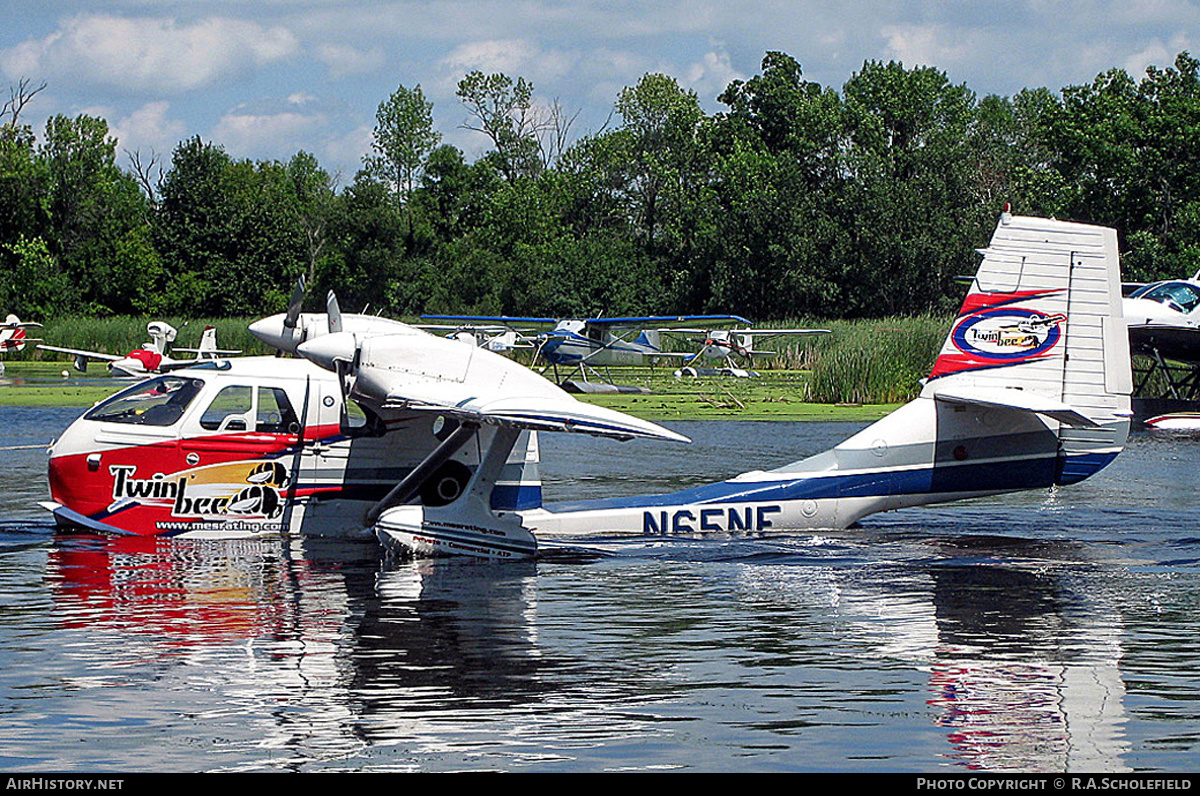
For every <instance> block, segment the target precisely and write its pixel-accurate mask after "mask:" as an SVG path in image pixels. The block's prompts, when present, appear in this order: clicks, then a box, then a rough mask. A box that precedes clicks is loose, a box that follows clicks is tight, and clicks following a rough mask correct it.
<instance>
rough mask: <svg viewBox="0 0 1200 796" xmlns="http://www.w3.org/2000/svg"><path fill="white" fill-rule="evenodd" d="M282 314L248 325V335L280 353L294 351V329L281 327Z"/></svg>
mask: <svg viewBox="0 0 1200 796" xmlns="http://www.w3.org/2000/svg"><path fill="white" fill-rule="evenodd" d="M283 320H284V316H283V314H282V313H281V314H279V315H272V316H270V317H267V318H262V319H260V320H257V321H255V322H254V323H252V324H250V327H249V329H250V334H252V335H254V336H255V337H257V338H258V339H259V340H262V341H263V342H264V343H266V344H267V345H269V346H271V347H272V348H277V349H279V350H280V351H292V352H294V351H295V350H296V344H295V342H294V334H295V329H294V328H288V327H286V326H284V325H283Z"/></svg>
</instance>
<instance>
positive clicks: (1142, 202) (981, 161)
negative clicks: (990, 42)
mask: <svg viewBox="0 0 1200 796" xmlns="http://www.w3.org/2000/svg"><path fill="white" fill-rule="evenodd" d="M1198 66H1200V64H1198V62H1197V60H1196V59H1194V58H1192V57H1191V56H1190V55H1189V54H1187V53H1181V54H1180V55H1179V56H1178V57H1177V58H1176V59H1175V62H1174V64H1173V66H1172V67H1169V68H1161V69H1160V68H1150V69H1149V70H1147V72H1146V74H1145V75H1144V76H1143V77H1141V78H1140V79H1137V80H1135V79H1134V78H1132V77H1131V76H1130V75H1128V74H1127V73H1126V72H1125V71H1123V70H1120V69H1113V70H1109V71H1107V72H1104V73H1102V74H1100V75H1098V76H1097V77H1096V78H1095V79H1094V80H1093V81H1092V82H1090V83H1088V84H1085V85H1077V86H1068V87H1065V88H1063V89H1061V90H1060V91H1057V92H1055V91H1051V90H1049V89H1047V88H1034V89H1026V90H1023V91H1021V92H1020V93H1018V94H1016V95H1014V96H1012V97H1000V96H984V97H982V98H981V97H979V96H977V95H976V94H975V93H974V92H973V91H971V90H970V89H969V88H968V87H967V86H965V85H956V84H953V83H951V82H950V81H949V79H948V78H947V76H946V75H945V74H944V73H943V72H941V71H939V70H937V69H936V68H932V67H917V68H905V67H904V66H903V65H902V64H899V63H895V62H890V63H883V62H874V61H871V62H867V63H865V64H864V65H863V68H862V69H861V71H859V72H857V73H856V74H854V75H852V76H851V77H850V79H849V80H847V81H846V83H845V84H844V85H843V86H842V87H841V89H840V90H834V89H832V88H829V87H825V86H822V85H819V84H817V83H814V82H811V81H808V80H806V79H805V78H804V75H803V72H802V69H801V66H800V64H799V63H798V62H797V61H796V60H795V59H794V58H792V57H791V56H789V55H787V54H784V53H780V52H769V53H767V54H766V55H765V57H764V58H763V60H762V65H761V72H760V74H758V75H756V76H754V77H752V78H750V79H748V80H744V81H740V80H739V81H735V82H733V83H731V84H730V85H729V86H728V87H727V88H726V89H725V90H724V91H723V92H722V93H721V94H720V96H719V97H718V100H719V102H720V103H721V105H722V107H723V110H722V111H720V112H718V113H713V114H708V113H705V112H704V111H703V110H702V108H701V104H700V101H699V98H698V97H697V95H696V94H695V93H694V92H691V91H688V90H685V89H683V88H682V87H680V86H679V84H678V83H677V82H676V81H675V80H674V79H673V78H671V77H668V76H666V75H662V74H646V75H644V76H643V77H642V78H641V79H640V80H639V81H638V82H637V84H636V85H634V86H630V87H627V88H625V89H623V90H622V91H621V92H620V93H619V95H618V96H617V97H616V99H615V102H614V107H613V115H612V118H611V120H610V122H609V123H608V124H606V125H605V127H604V128H603V129H601V130H599V131H597V132H594V133H590V134H587V135H583V136H580V137H578V138H575V137H574V136H573V131H572V129H571V127H572V123H573V122H574V118H573V116H572V115H571V114H570V113H569V112H568V111H567V110H566V109H564V108H562V107H561V106H560V105H559V104H558V103H556V102H554V103H545V102H539V101H538V100H537V99H536V98H535V93H534V87H533V86H532V85H531V84H530V83H529V82H527V81H526V80H524V79H523V78H520V77H517V78H513V77H510V76H508V75H504V74H484V73H482V72H472V73H470V74H468V75H466V76H465V77H464V78H463V79H462V81H460V83H459V84H458V98H459V100H461V102H462V103H463V105H464V107H465V108H466V109H467V111H468V114H469V119H470V121H469V122H468V123H467V126H469V127H471V128H472V129H475V130H478V131H479V132H481V133H482V134H483V135H486V136H487V138H488V140H489V142H490V148H489V150H488V151H487V152H486V153H485V154H483V155H482V156H480V157H479V158H477V159H476V160H474V162H468V160H467V158H466V157H465V156H464V154H463V152H462V151H460V150H459V149H457V148H455V147H453V146H451V145H448V144H446V143H443V142H442V141H441V139H440V136H439V135H438V134H437V132H436V131H435V128H434V124H433V105H432V103H430V102H428V101H427V100H426V99H425V97H424V95H423V93H422V91H421V88H420V86H412V87H405V86H403V85H401V86H399V87H398V88H397V90H396V91H395V92H394V93H393V94H392V95H391V96H390V97H388V98H386V99H385V100H384V101H382V102H381V103H380V105H379V107H378V111H377V115H376V126H375V129H374V135H373V144H372V151H371V153H369V154H368V155H367V156H366V157H364V159H363V167H362V169H361V170H359V172H358V173H357V174H356V175H355V176H354V178H353V181H352V182H350V183H349V184H346V185H339V182H340V178H338V177H334V176H331V175H330V174H329V173H328V172H327V171H326V170H324V169H323V168H322V167H321V165H320V163H319V162H318V161H317V159H316V158H315V157H314V156H313V155H311V154H309V153H307V152H303V151H301V152H297V153H296V154H295V155H294V156H292V158H291V159H290V160H287V161H286V162H284V161H274V160H271V161H250V160H237V159H235V158H233V157H231V156H230V155H228V154H227V153H226V152H225V150H224V149H223V147H222V146H221V145H220V144H219V142H212V141H204V140H201V138H199V137H193V138H189V139H187V140H185V141H183V142H181V143H180V144H179V145H178V146H177V148H176V149H175V150H174V152H173V153H172V154H171V157H170V161H169V162H164V163H159V162H157V159H156V158H154V157H149V158H145V157H143V156H142V155H141V154H140V153H130V160H131V163H132V166H131V167H129V168H121V167H120V166H118V165H117V142H116V141H115V140H114V139H113V137H112V136H111V135H110V133H109V128H108V125H107V123H106V122H105V120H103V119H100V118H96V117H92V116H78V117H75V118H68V117H65V116H54V117H52V118H50V119H49V120H48V122H47V123H46V126H45V131H44V134H43V135H42V136H41V137H40V138H39V137H38V136H37V135H35V133H34V131H33V130H32V129H31V127H30V126H29V125H28V124H26V123H24V122H23V121H22V112H23V111H24V110H25V108H26V107H27V106H28V104H29V103H30V102H32V101H36V94H37V92H38V91H39V90H40V88H41V87H34V86H33V85H32V83H30V82H29V81H27V80H23V81H21V82H20V83H19V84H17V85H15V86H12V87H10V100H9V102H7V103H5V105H4V106H3V108H2V109H0V265H2V266H3V278H2V279H0V311H3V312H5V313H7V312H15V313H17V314H19V315H20V316H21V317H22V318H29V319H34V320H36V319H39V318H46V317H55V316H59V315H63V314H90V315H95V316H109V315H156V314H162V315H172V316H190V317H236V316H259V315H264V314H268V313H273V312H278V311H280V310H281V309H282V308H283V307H284V306H285V304H286V301H287V297H288V295H289V294H290V293H291V290H292V287H293V285H294V284H295V282H296V280H297V278H298V277H299V276H301V275H303V276H304V277H305V278H306V280H307V282H308V285H309V286H310V294H312V295H315V296H324V295H325V292H326V291H327V290H334V291H335V292H336V293H337V295H338V297H339V300H340V302H341V305H342V307H343V308H344V309H345V310H346V311H363V310H366V311H369V312H379V313H382V314H386V315H390V316H394V317H410V316H413V315H419V314H422V313H480V314H516V315H539V316H550V317H570V316H581V315H596V314H605V315H631V314H684V313H727V312H728V313H737V314H739V315H743V316H745V317H748V318H751V319H753V320H755V321H759V322H763V321H771V320H782V319H791V318H805V317H808V318H813V317H816V318H840V317H844V318H856V317H887V316H896V315H912V314H922V313H930V312H942V311H946V310H952V309H956V308H957V305H958V303H959V302H960V300H961V295H962V287H961V285H958V284H957V283H956V282H955V277H956V276H958V275H960V274H965V273H972V272H973V271H974V269H975V266H976V265H977V262H978V255H977V254H975V249H977V248H978V247H980V246H981V245H983V244H984V243H986V241H987V239H988V238H989V236H990V234H991V231H992V229H993V227H994V225H995V222H996V218H997V216H998V214H999V213H1000V212H1001V210H1002V209H1003V207H1004V206H1005V205H1006V204H1009V205H1011V207H1012V209H1013V212H1015V213H1021V214H1031V215H1045V216H1054V217H1057V218H1065V219H1072V220H1078V221H1088V222H1094V223H1100V224H1105V225H1109V226H1112V227H1115V228H1116V229H1117V230H1118V231H1119V233H1120V236H1121V238H1120V239H1121V248H1122V255H1123V268H1124V277H1125V279H1127V280H1130V281H1138V280H1148V279H1151V278H1161V277H1168V276H1190V275H1192V274H1194V273H1196V272H1197V271H1198V270H1200V168H1198V165H1200V76H1198ZM313 303H314V304H315V303H317V302H316V300H315V299H314V302H313Z"/></svg>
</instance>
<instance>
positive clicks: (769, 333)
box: [736, 329, 833, 339]
mask: <svg viewBox="0 0 1200 796" xmlns="http://www.w3.org/2000/svg"><path fill="white" fill-rule="evenodd" d="M736 334H748V335H750V336H751V337H765V338H768V339H770V338H772V337H782V336H784V335H804V334H833V332H832V331H831V330H829V329H738V330H737V332H736Z"/></svg>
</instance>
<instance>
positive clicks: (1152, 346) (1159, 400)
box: [1124, 274, 1200, 431]
mask: <svg viewBox="0 0 1200 796" xmlns="http://www.w3.org/2000/svg"><path fill="white" fill-rule="evenodd" d="M1130 287H1131V288H1132V290H1131V292H1129V295H1127V296H1126V297H1125V299H1124V312H1125V320H1126V322H1127V323H1128V324H1129V342H1130V345H1131V347H1132V351H1133V353H1134V354H1140V355H1142V356H1143V357H1146V360H1148V361H1149V366H1148V367H1145V368H1141V367H1138V368H1137V369H1136V373H1135V376H1136V384H1135V389H1134V402H1133V405H1134V408H1135V410H1136V415H1137V416H1138V417H1140V418H1142V422H1143V423H1144V424H1145V425H1147V426H1149V427H1151V428H1161V429H1169V430H1177V431H1178V430H1197V429H1200V414H1198V413H1197V409H1200V274H1197V275H1196V276H1195V277H1193V278H1192V279H1170V280H1166V281H1163V282H1153V283H1151V284H1146V285H1134V286H1130ZM1156 374H1157V375H1158V376H1160V377H1161V383H1162V384H1164V385H1165V389H1166V394H1164V395H1158V396H1151V395H1146V394H1145V393H1146V391H1147V389H1146V388H1147V385H1150V384H1152V383H1153V382H1152V381H1151V380H1152V377H1154V376H1155V375H1156Z"/></svg>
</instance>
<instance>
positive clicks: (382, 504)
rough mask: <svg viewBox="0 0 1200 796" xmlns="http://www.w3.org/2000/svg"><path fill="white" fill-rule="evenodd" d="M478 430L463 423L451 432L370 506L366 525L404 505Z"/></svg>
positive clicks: (473, 424)
mask: <svg viewBox="0 0 1200 796" xmlns="http://www.w3.org/2000/svg"><path fill="white" fill-rule="evenodd" d="M478 430H479V425H478V424H477V423H463V424H461V425H460V426H459V427H458V428H456V429H454V431H453V432H451V434H450V436H448V437H446V439H445V440H444V441H443V442H442V444H440V445H438V446H437V447H436V448H434V450H433V452H432V453H430V454H429V455H428V456H426V457H425V459H424V460H423V461H422V462H421V463H420V464H418V465H417V466H416V467H414V468H413V469H412V470H411V471H410V472H409V474H408V475H406V476H404V478H402V479H400V483H398V484H396V485H395V486H394V487H392V491H390V492H388V493H387V495H385V496H384V497H383V499H382V500H380V501H379V502H378V503H376V504H375V505H374V506H372V507H371V508H370V509H369V510H368V511H367V514H366V523H367V525H368V526H372V525H374V524H375V522H376V521H377V520H378V519H379V515H380V514H382V513H383V512H384V511H385V510H387V509H389V508H391V507H392V506H395V505H398V504H400V503H404V502H405V501H407V500H408V499H409V498H411V497H412V496H413V495H415V494H416V493H417V490H419V489H420V488H421V485H422V484H423V483H425V481H426V479H428V478H429V476H431V475H433V472H434V471H435V470H436V469H437V468H438V467H441V466H442V465H443V464H444V463H445V462H446V461H447V460H449V458H450V457H451V456H453V455H454V454H456V453H458V451H459V449H460V448H461V447H462V446H463V445H465V444H467V441H468V440H470V439H471V437H473V436H475V432H476V431H478Z"/></svg>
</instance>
